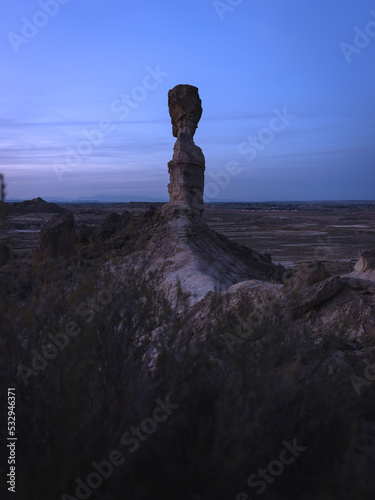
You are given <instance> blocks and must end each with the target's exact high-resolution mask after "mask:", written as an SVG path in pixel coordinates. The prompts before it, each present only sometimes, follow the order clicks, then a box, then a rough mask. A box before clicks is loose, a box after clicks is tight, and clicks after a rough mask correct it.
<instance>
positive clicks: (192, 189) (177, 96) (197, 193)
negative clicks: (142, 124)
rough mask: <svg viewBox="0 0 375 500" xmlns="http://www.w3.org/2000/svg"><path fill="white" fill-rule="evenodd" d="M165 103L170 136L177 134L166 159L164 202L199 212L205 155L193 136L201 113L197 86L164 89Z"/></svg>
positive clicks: (201, 207)
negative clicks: (166, 188)
mask: <svg viewBox="0 0 375 500" xmlns="http://www.w3.org/2000/svg"><path fill="white" fill-rule="evenodd" d="M168 106H169V114H170V115H171V120H172V132H173V136H174V137H176V138H177V141H176V144H175V146H174V153H173V158H172V160H171V161H170V162H169V163H168V171H169V175H170V183H169V185H168V192H169V204H168V206H172V207H179V208H182V209H184V210H187V211H188V212H191V213H197V214H201V213H202V212H203V208H204V202H203V188H204V170H205V159H204V155H203V153H202V150H201V148H199V147H198V146H196V145H195V143H194V140H193V137H194V134H195V131H196V129H197V126H198V122H199V120H200V118H201V116H202V102H201V100H200V98H199V94H198V89H197V88H196V87H193V86H192V85H177V86H176V87H174V88H173V89H172V90H170V91H169V92H168Z"/></svg>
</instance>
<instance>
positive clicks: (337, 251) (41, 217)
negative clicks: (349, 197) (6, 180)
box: [7, 201, 375, 273]
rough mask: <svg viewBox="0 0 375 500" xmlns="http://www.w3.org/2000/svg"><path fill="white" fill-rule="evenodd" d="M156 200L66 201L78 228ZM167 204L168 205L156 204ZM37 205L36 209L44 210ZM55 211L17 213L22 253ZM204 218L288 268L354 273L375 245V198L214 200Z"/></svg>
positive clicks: (14, 232)
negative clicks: (317, 265)
mask: <svg viewBox="0 0 375 500" xmlns="http://www.w3.org/2000/svg"><path fill="white" fill-rule="evenodd" d="M150 205H151V204H150V203H137V202H134V203H132V204H131V203H116V204H111V203H107V204H100V203H92V204H90V203H83V204H74V203H71V204H60V205H59V206H60V207H61V208H62V209H65V210H66V211H69V212H71V213H73V215H74V218H75V222H76V225H77V230H78V232H79V230H80V229H81V230H82V229H83V228H94V227H96V226H99V225H100V224H101V223H102V222H103V221H104V219H105V218H106V217H107V216H108V215H109V214H110V213H112V212H116V213H118V214H121V213H122V212H124V210H128V211H130V212H133V214H134V217H135V218H137V217H138V216H139V215H140V214H141V213H143V212H145V211H146V210H147V209H148V208H149V206H150ZM154 205H155V206H157V207H158V206H162V205H163V204H162V203H155V204H154ZM38 206H40V205H37V206H36V208H35V209H36V210H37V209H38V208H37V207H38ZM53 215H55V213H48V212H47V213H38V212H35V211H34V212H33V211H32V208H27V213H22V212H21V213H20V214H18V215H11V216H9V217H8V219H7V230H8V232H9V233H8V234H9V235H10V236H11V241H12V244H13V246H14V250H15V252H16V254H27V253H29V251H30V250H32V249H36V248H37V246H38V239H39V233H40V230H41V229H42V227H43V226H44V225H45V223H46V222H47V221H48V220H49V219H51V217H52V216H53ZM203 219H204V220H205V221H206V222H207V223H208V225H209V226H210V227H211V228H212V229H214V230H215V231H216V232H218V233H221V234H223V235H224V236H226V237H227V238H228V239H230V240H232V241H235V242H237V243H239V244H242V245H245V246H248V247H250V248H252V249H253V250H256V251H258V252H260V253H267V254H270V255H271V257H272V261H273V262H275V263H281V264H282V265H284V266H285V267H298V265H300V264H303V263H304V262H306V261H317V260H318V261H324V262H325V267H326V269H327V270H329V271H331V272H332V273H344V272H350V271H351V270H352V269H353V266H354V264H355V263H356V262H357V261H358V259H359V257H360V254H361V252H362V251H363V250H366V249H370V248H374V246H375V202H370V201H369V202H363V201H361V202H351V201H350V202H303V203H302V202H301V203H298V202H277V203H210V204H206V207H205V211H204V214H203Z"/></svg>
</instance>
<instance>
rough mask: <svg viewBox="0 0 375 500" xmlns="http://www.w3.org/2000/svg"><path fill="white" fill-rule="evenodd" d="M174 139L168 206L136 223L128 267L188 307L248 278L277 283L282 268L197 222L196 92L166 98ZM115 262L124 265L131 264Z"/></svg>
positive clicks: (200, 180) (187, 88)
mask: <svg viewBox="0 0 375 500" xmlns="http://www.w3.org/2000/svg"><path fill="white" fill-rule="evenodd" d="M168 105H169V112H170V115H171V120H172V126H173V129H172V131H173V135H174V136H175V137H177V141H176V144H175V147H174V155H173V159H172V161H171V162H169V173H170V184H169V186H168V190H169V195H170V201H169V203H167V204H166V205H164V206H163V207H161V209H159V210H156V209H155V210H153V211H150V212H149V213H148V214H146V215H145V216H144V217H142V219H141V227H138V233H139V236H138V239H137V241H136V242H135V244H134V247H135V248H137V249H138V250H137V251H136V252H134V254H133V261H132V263H131V265H135V266H137V267H138V268H139V269H140V270H141V271H143V272H146V273H148V275H149V276H150V277H151V278H152V280H153V282H154V284H155V285H156V286H157V287H158V288H159V289H161V290H162V291H163V292H164V293H165V294H166V296H167V297H168V299H169V300H170V301H171V303H174V304H175V303H176V302H177V300H178V297H179V296H180V295H181V293H183V294H187V295H188V296H189V302H190V304H194V303H196V302H198V301H199V300H201V299H202V298H203V297H204V296H205V295H206V294H207V293H208V292H210V291H214V290H220V291H223V290H226V289H227V288H229V287H230V286H232V285H234V284H236V283H238V282H241V281H244V280H249V279H257V280H265V281H274V282H281V279H282V275H283V273H284V271H285V269H284V267H282V266H280V265H274V264H273V263H272V262H271V258H270V257H269V256H267V255H261V254H259V253H258V252H255V251H254V250H251V249H250V248H248V247H245V246H242V245H238V244H236V243H234V242H232V241H229V240H228V239H227V238H225V237H224V236H222V235H220V234H218V233H216V232H215V231H213V230H211V229H210V228H209V226H208V225H207V224H206V222H205V221H204V220H203V218H202V217H201V214H202V211H203V188H204V170H205V160H204V156H203V153H202V150H201V149H200V148H199V147H198V146H196V145H195V144H194V141H193V136H194V133H195V131H196V128H197V125H198V122H199V119H200V117H201V115H202V105H201V100H200V98H199V94H198V89H197V88H196V87H193V86H191V85H177V87H175V88H173V89H172V90H170V91H169V93H168ZM119 261H120V262H118V261H117V262H114V265H115V266H116V268H117V269H118V267H119V265H120V266H121V265H125V266H128V265H129V264H130V263H129V262H127V263H126V264H125V263H124V260H123V259H121V258H120V259H119Z"/></svg>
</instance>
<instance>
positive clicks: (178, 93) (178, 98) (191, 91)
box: [168, 85, 202, 138]
mask: <svg viewBox="0 0 375 500" xmlns="http://www.w3.org/2000/svg"><path fill="white" fill-rule="evenodd" d="M168 107H169V114H170V115H171V119H172V132H173V136H174V137H177V138H178V137H179V136H180V134H181V133H185V134H187V135H188V136H190V137H193V136H194V134H195V131H196V129H197V126H198V122H199V120H200V119H201V116H202V101H201V100H200V97H199V94H198V89H197V87H193V86H192V85H177V86H176V87H174V88H173V89H172V90H170V91H169V92H168Z"/></svg>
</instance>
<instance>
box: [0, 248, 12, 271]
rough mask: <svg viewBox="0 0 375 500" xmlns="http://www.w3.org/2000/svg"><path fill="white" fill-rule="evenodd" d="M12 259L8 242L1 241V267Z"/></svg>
mask: <svg viewBox="0 0 375 500" xmlns="http://www.w3.org/2000/svg"><path fill="white" fill-rule="evenodd" d="M9 260H10V248H9V246H8V245H7V244H6V243H2V242H0V267H1V266H5V264H7V263H8V262H9Z"/></svg>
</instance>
